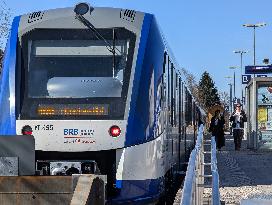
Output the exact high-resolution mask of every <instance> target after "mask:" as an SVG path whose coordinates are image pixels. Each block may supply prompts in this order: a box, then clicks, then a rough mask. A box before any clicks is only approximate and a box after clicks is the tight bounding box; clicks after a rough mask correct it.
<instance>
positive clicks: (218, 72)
mask: <svg viewBox="0 0 272 205" xmlns="http://www.w3.org/2000/svg"><path fill="white" fill-rule="evenodd" d="M85 1H86V0H85ZM87 1H88V0H87ZM77 2H79V1H78V0H6V3H7V5H8V6H9V7H10V8H11V10H12V12H13V15H20V14H24V13H28V12H31V11H37V10H46V9H50V8H61V7H69V6H74V5H75V3H77ZM89 2H90V3H91V4H92V5H94V6H103V7H104V6H106V7H117V8H131V9H134V10H139V11H144V12H150V13H153V14H155V16H156V17H157V19H158V22H159V24H160V26H161V28H162V30H163V33H164V35H165V36H166V39H167V40H168V43H169V45H170V47H171V49H172V51H173V53H174V54H175V57H176V59H177V61H178V63H179V64H180V66H182V67H185V68H186V69H187V70H189V71H190V72H192V73H193V74H194V75H195V76H197V78H198V79H199V78H200V76H201V74H202V73H203V72H204V71H205V70H207V71H208V72H209V73H210V74H211V76H212V77H213V79H214V81H215V83H216V86H217V87H218V88H219V90H223V91H228V90H229V88H228V85H227V84H228V83H229V82H230V80H228V79H226V78H224V77H225V76H230V75H233V71H232V70H230V69H229V67H230V66H240V56H239V55H238V54H234V53H233V50H235V49H245V50H249V51H250V53H248V54H246V55H245V56H244V64H247V65H248V64H253V30H252V29H250V28H244V27H242V24H244V23H259V22H266V23H267V26H266V27H264V28H259V29H257V30H256V59H257V60H256V62H257V63H259V64H260V63H261V62H262V59H263V58H270V59H271V61H272V53H271V52H272V41H271V37H272V15H271V8H272V1H271V0H258V1H257V0H205V1H203V0H187V1H186V0H168V1H166V0H92V1H89ZM239 75H241V72H240V69H237V78H238V76H239ZM239 82H240V78H238V80H237V84H239ZM240 87H241V86H240V85H237V88H236V90H237V91H236V92H237V93H238V94H239V93H240V92H241V91H240Z"/></svg>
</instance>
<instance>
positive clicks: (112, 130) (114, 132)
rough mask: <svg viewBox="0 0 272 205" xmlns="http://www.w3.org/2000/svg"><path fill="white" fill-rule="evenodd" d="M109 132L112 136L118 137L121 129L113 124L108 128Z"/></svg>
mask: <svg viewBox="0 0 272 205" xmlns="http://www.w3.org/2000/svg"><path fill="white" fill-rule="evenodd" d="M109 133H110V135H111V136H112V137H119V135H120V134H121V129H120V127H118V126H117V125H113V126H111V128H110V129H109Z"/></svg>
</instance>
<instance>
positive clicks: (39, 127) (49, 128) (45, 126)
mask: <svg viewBox="0 0 272 205" xmlns="http://www.w3.org/2000/svg"><path fill="white" fill-rule="evenodd" d="M34 129H35V130H54V126H53V125H35V128H34Z"/></svg>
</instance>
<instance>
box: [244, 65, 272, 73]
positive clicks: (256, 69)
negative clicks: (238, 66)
mask: <svg viewBox="0 0 272 205" xmlns="http://www.w3.org/2000/svg"><path fill="white" fill-rule="evenodd" d="M245 73H246V74H263V73H272V65H249V66H245Z"/></svg>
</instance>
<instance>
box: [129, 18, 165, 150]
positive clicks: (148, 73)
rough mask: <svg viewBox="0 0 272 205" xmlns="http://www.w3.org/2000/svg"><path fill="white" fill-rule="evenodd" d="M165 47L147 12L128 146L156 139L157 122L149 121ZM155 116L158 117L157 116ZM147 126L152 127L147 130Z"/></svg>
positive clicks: (130, 116)
mask: <svg viewBox="0 0 272 205" xmlns="http://www.w3.org/2000/svg"><path fill="white" fill-rule="evenodd" d="M143 44H144V45H143ZM164 49H165V45H164V42H163V40H162V36H161V34H160V32H159V29H158V25H157V23H156V20H155V18H154V17H153V16H152V15H148V14H146V17H145V20H144V24H143V28H142V36H141V42H140V48H139V54H138V59H137V67H136V70H135V76H134V78H135V80H134V82H133V90H132V98H131V107H130V113H129V120H128V127H127V138H126V144H125V145H126V146H132V145H135V144H141V143H144V142H146V141H149V140H152V139H154V136H153V133H154V132H153V129H154V126H155V123H154V124H150V122H149V107H150V102H149V87H150V83H151V77H152V71H153V70H154V81H155V85H154V95H155V96H154V99H155V101H156V94H157V86H158V81H159V79H160V77H161V75H162V70H163V57H164ZM152 83H154V82H152ZM154 110H155V111H154V115H156V105H155V106H154ZM154 119H156V118H155V116H154ZM147 127H149V130H146V129H147Z"/></svg>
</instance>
